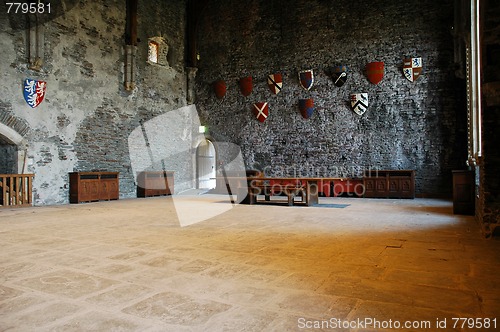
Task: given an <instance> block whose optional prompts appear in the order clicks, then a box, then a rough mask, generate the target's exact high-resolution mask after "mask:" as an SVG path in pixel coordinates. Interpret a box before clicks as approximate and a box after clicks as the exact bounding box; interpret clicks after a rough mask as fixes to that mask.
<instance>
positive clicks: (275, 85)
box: [267, 73, 283, 95]
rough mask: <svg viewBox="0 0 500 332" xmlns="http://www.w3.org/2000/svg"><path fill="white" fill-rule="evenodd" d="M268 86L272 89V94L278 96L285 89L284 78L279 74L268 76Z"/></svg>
mask: <svg viewBox="0 0 500 332" xmlns="http://www.w3.org/2000/svg"><path fill="white" fill-rule="evenodd" d="M267 85H268V86H269V89H271V92H272V93H274V94H275V95H277V94H278V93H279V92H280V91H281V89H282V88H283V77H282V76H281V74H279V73H278V74H271V75H268V76H267Z"/></svg>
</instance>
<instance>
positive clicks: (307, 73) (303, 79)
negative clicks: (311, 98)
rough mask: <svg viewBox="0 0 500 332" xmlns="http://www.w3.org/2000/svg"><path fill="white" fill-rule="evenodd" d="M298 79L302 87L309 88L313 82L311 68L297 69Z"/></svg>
mask: <svg viewBox="0 0 500 332" xmlns="http://www.w3.org/2000/svg"><path fill="white" fill-rule="evenodd" d="M299 81H300V85H301V86H302V87H303V88H304V89H306V90H309V89H311V88H312V86H313V84H314V73H313V71H312V69H308V70H302V71H299Z"/></svg>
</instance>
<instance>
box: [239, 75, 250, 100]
mask: <svg viewBox="0 0 500 332" xmlns="http://www.w3.org/2000/svg"><path fill="white" fill-rule="evenodd" d="M240 89H241V93H242V94H243V96H245V97H246V96H249V95H250V94H251V93H252V76H248V77H243V78H240Z"/></svg>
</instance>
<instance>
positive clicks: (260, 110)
mask: <svg viewBox="0 0 500 332" xmlns="http://www.w3.org/2000/svg"><path fill="white" fill-rule="evenodd" d="M253 114H255V117H256V118H257V120H259V121H260V122H264V121H266V119H267V117H268V116H269V105H268V104H267V102H264V103H255V104H253Z"/></svg>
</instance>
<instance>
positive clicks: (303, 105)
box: [299, 98, 314, 119]
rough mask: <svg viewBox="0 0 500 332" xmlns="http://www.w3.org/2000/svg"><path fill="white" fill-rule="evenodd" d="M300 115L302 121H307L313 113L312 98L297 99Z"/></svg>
mask: <svg viewBox="0 0 500 332" xmlns="http://www.w3.org/2000/svg"><path fill="white" fill-rule="evenodd" d="M299 109H300V114H302V117H303V118H304V119H309V118H310V117H311V116H312V114H313V112H314V100H313V99H312V98H308V99H299Z"/></svg>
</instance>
